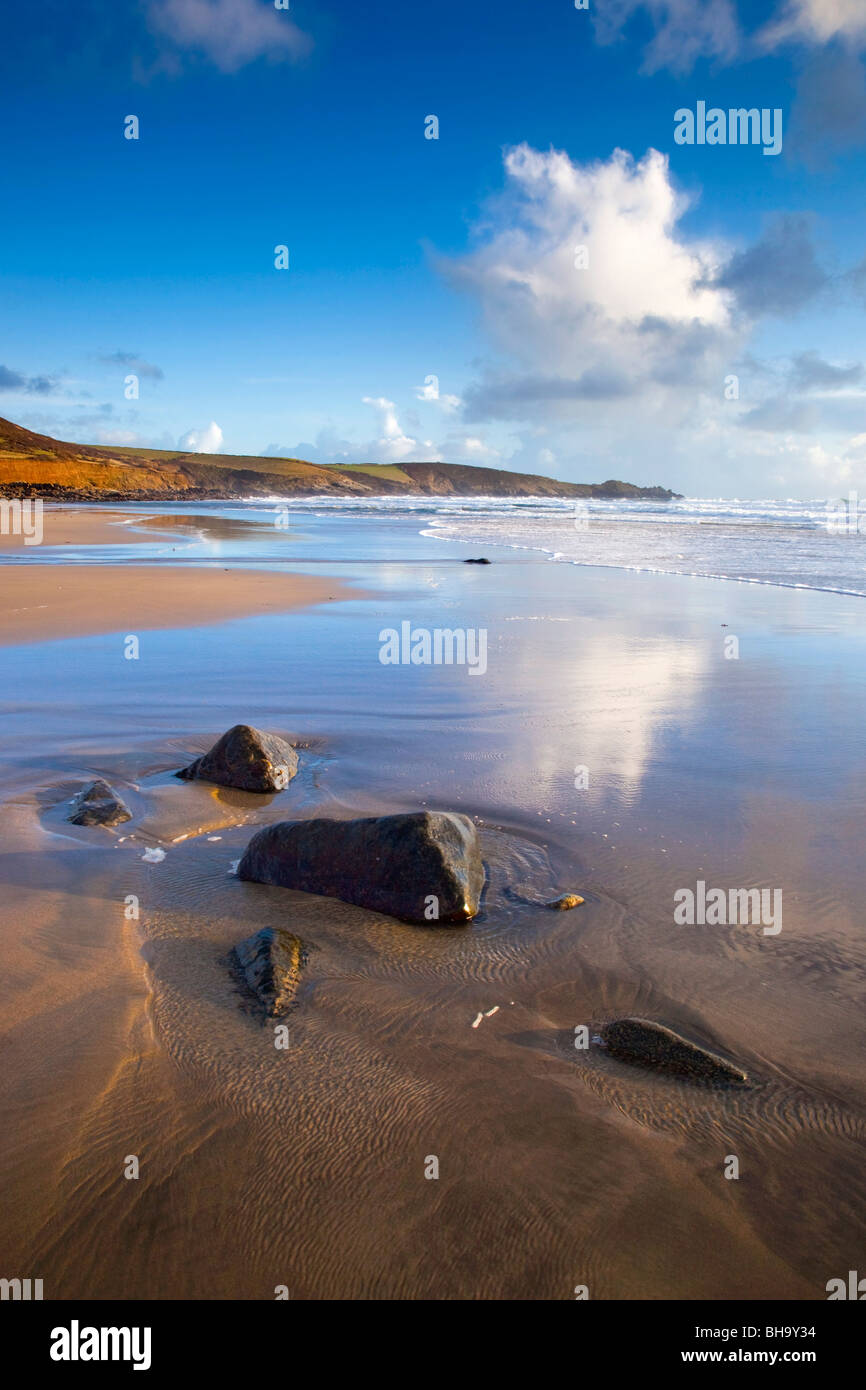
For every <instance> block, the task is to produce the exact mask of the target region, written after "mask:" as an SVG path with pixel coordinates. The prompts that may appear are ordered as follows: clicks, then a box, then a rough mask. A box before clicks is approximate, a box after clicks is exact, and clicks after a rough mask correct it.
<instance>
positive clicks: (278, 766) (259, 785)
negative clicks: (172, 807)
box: [177, 724, 298, 792]
mask: <svg viewBox="0 0 866 1390" xmlns="http://www.w3.org/2000/svg"><path fill="white" fill-rule="evenodd" d="M297 770H298V755H297V753H296V752H295V750H294V748H293V747H292V745H291V744H290V743H287V742H286V740H285V739H284V738H278V737H277V735H276V734H263V733H262V732H261V731H260V730H259V729H253V728H252V727H251V726H250V725H249V724H235V726H234V728H232V729H229V731H228V733H225V734H223V736H222V738H220V739H218V740H217V742H216V743H215V744H214V746H213V748H211V749H210V751H209V752H207V753H204V754H203V755H202V756H201V757H200V758H196V760H195V762H194V763H190V765H189V767H184V768H181V770H180V772H178V774H177V775H178V777H183V778H185V779H186V780H187V781H192V780H193V779H196V780H198V781H202V782H216V783H217V785H218V786H220V787H237V789H238V790H239V791H244V792H280V791H282V790H283V788H284V787H287V786H288V784H289V782H290V781H291V780H292V778H293V777H294V775H295V773H296V772H297Z"/></svg>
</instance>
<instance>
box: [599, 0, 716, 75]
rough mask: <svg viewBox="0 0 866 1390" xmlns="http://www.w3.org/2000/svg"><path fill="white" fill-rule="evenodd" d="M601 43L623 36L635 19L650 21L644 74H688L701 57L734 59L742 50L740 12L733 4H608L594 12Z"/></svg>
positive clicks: (679, 0)
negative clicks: (669, 71)
mask: <svg viewBox="0 0 866 1390" xmlns="http://www.w3.org/2000/svg"><path fill="white" fill-rule="evenodd" d="M592 13H593V23H594V26H595V35H596V38H597V40H598V42H599V43H602V44H606V43H613V42H614V41H615V40H616V39H619V38H621V37H622V35H623V32H624V30H625V29H626V28H627V27H628V26H629V25H630V22H631V20H632V19H634V18H635V16H644V17H646V18H648V19H649V21H650V24H651V25H652V28H653V31H654V32H653V37H652V39H651V40H650V42H649V44H648V45H647V48H646V50H645V54H644V61H643V71H644V72H647V73H652V72H658V70H659V69H660V68H669V69H670V70H671V71H672V72H676V73H684V72H689V71H690V70H691V69H692V68H693V67H694V64H695V62H696V61H697V59H698V58H704V57H708V58H716V59H722V60H728V59H731V58H733V57H734V56H735V55H736V53H737V51H738V49H739V46H740V29H739V24H738V22H737V11H736V8H735V6H734V5H733V4H732V3H731V0H604V3H603V4H599V5H596V6H595V7H594V8H593V10H592Z"/></svg>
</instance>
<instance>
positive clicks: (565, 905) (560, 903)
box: [544, 893, 584, 912]
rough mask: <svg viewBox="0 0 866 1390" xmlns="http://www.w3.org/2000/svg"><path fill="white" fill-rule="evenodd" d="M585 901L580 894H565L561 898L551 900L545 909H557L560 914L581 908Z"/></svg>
mask: <svg viewBox="0 0 866 1390" xmlns="http://www.w3.org/2000/svg"><path fill="white" fill-rule="evenodd" d="M583 901H584V899H583V898H582V897H581V896H580V894H579V893H563V895H562V897H561V898H551V900H550V902H549V903H545V904H544V906H545V907H555V908H556V910H557V911H558V912H568V910H569V908H572V907H580V904H581V903H582V902H583Z"/></svg>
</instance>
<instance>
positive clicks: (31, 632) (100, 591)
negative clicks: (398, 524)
mask: <svg viewBox="0 0 866 1390" xmlns="http://www.w3.org/2000/svg"><path fill="white" fill-rule="evenodd" d="M0 593H2V599H3V607H2V609H0V645H3V646H9V645H12V646H14V645H19V644H21V643H24V642H48V641H51V640H52V639H54V638H63V637H83V636H86V635H88V634H91V633H102V632H120V631H121V630H122V631H123V633H124V634H125V633H135V634H137V633H138V632H144V631H147V630H150V629H153V628H166V627H192V626H194V625H195V626H198V625H199V624H201V623H220V622H225V621H227V620H229V619H232V618H245V617H249V616H251V615H253V614H263V613H286V612H290V611H291V610H292V609H294V608H301V607H303V606H304V605H305V604H309V603H323V602H327V601H328V600H329V599H336V598H342V597H343V596H344V593H345V590H344V588H343V586H341V584H340V583H339V581H337V580H334V581H331V580H328V579H324V580H322V579H318V578H312V577H310V576H309V575H303V574H292V575H288V574H268V573H258V572H256V571H253V570H248V571H241V570H237V569H231V570H228V569H215V568H212V569H192V568H188V569H183V568H180V567H179V566H172V565H159V566H157V565H153V566H144V565H142V566H138V567H137V566H135V565H133V564H128V565H124V566H123V568H122V569H120V568H116V567H113V566H108V565H99V566H93V567H91V566H88V565H74V566H73V565H69V566H65V565H64V566H62V567H61V566H59V565H37V564H27V565H26V566H25V565H20V566H18V567H17V568H12V567H5V568H4V569H3V570H2V571H0Z"/></svg>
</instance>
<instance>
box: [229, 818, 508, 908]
mask: <svg viewBox="0 0 866 1390" xmlns="http://www.w3.org/2000/svg"><path fill="white" fill-rule="evenodd" d="M238 878H242V879H249V880H253V881H254V882H256V883H271V884H276V885H278V886H279V887H281V888H296V889H300V890H301V891H302V892H305V893H321V894H323V895H324V896H325V897H329V898H341V899H342V900H343V901H344V902H349V903H356V904H357V905H358V906H359V907H367V908H371V909H372V910H373V911H374V912H386V913H388V915H389V916H392V917H400V918H402V919H403V920H404V921H407V922H416V923H422V924H429V925H431V926H435V925H436V924H437V923H440V924H450V923H454V922H467V921H469V920H470V919H471V918H472V917H474V916H475V914H476V912H477V911H478V904H479V900H480V897H481V890H482V888H483V887H484V865H483V864H482V862H481V851H480V849H479V846H478V834H477V832H476V829H475V826H474V825H473V823H472V821H471V820H470V819H469V818H468V816H463V815H457V814H455V813H453V812H450V811H415V812H412V813H409V814H401V815H394V816H373V817H369V818H365V819H361V820H349V821H336V820H307V821H282V822H280V823H279V824H278V825H270V826H268V827H267V828H266V829H264V830H260V831H259V833H258V834H257V835H254V836H253V838H252V840H251V841H250V843H249V844H248V846H247V849H246V853H245V854H244V856H243V858H242V860H241V862H240V865H239V866H238Z"/></svg>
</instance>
